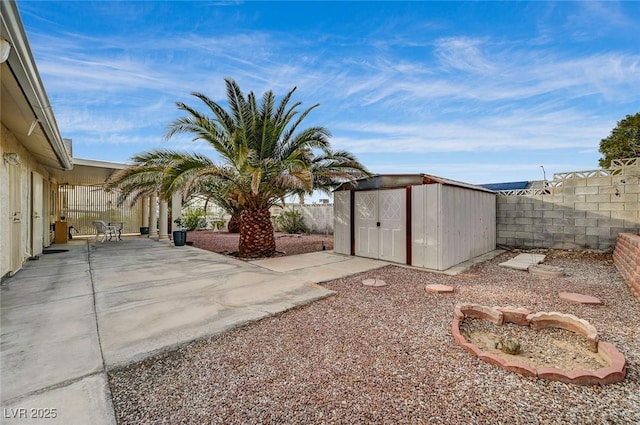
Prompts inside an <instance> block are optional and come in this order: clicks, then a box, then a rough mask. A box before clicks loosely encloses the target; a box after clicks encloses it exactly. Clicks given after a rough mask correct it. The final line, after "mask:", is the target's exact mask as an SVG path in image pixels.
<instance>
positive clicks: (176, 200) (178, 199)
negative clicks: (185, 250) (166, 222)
mask: <svg viewBox="0 0 640 425" xmlns="http://www.w3.org/2000/svg"><path fill="white" fill-rule="evenodd" d="M181 216H182V193H180V192H174V193H173V195H172V196H171V218H172V220H171V232H172V233H173V232H175V231H178V230H182V229H180V226H178V225H177V224H176V223H175V222H174V221H173V220H175V219H176V218H178V217H181Z"/></svg>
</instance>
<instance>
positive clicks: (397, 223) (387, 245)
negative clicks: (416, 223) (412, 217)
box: [378, 189, 407, 263]
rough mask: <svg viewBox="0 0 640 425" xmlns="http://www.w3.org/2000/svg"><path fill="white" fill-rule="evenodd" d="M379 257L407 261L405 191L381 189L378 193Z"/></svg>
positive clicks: (398, 261) (394, 260)
mask: <svg viewBox="0 0 640 425" xmlns="http://www.w3.org/2000/svg"><path fill="white" fill-rule="evenodd" d="M378 206H379V207H378V211H379V217H378V221H379V222H380V259H381V260H386V261H393V262H396V263H406V261H407V231H406V227H405V226H406V224H405V223H406V221H407V191H406V190H405V189H393V190H381V191H380V192H379V195H378Z"/></svg>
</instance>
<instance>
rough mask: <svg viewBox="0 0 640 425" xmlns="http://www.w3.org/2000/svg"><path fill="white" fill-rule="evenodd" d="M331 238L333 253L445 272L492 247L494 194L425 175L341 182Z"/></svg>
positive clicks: (494, 217) (337, 194)
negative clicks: (332, 239)
mask: <svg viewBox="0 0 640 425" xmlns="http://www.w3.org/2000/svg"><path fill="white" fill-rule="evenodd" d="M333 238H334V241H333V247H334V251H335V252H337V253H341V254H346V255H356V256H359V257H368V258H375V259H380V260H385V261H390V262H395V263H401V264H409V265H412V266H417V267H424V268H428V269H434V270H446V269H448V268H450V267H451V266H454V265H456V264H459V263H461V262H463V261H466V260H469V259H471V258H474V257H477V256H478V255H482V254H484V253H486V252H489V251H492V250H494V249H495V247H496V198H495V193H494V192H493V191H491V190H489V189H486V188H484V187H480V186H474V185H471V184H467V183H462V182H458V181H454V180H449V179H444V178H441V177H436V176H431V175H428V174H410V175H377V176H373V177H370V178H367V179H361V180H358V181H357V182H355V183H353V184H352V183H344V184H342V185H341V186H339V187H338V188H337V189H336V190H335V191H334V233H333Z"/></svg>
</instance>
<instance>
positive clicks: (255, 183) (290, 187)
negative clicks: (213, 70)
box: [163, 79, 369, 257]
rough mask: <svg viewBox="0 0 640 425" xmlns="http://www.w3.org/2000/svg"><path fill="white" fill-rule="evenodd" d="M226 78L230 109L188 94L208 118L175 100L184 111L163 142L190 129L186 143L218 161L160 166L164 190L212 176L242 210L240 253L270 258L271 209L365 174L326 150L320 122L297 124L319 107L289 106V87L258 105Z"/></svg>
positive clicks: (346, 157)
mask: <svg viewBox="0 0 640 425" xmlns="http://www.w3.org/2000/svg"><path fill="white" fill-rule="evenodd" d="M225 83H226V89H227V98H228V107H229V111H227V110H225V109H224V108H223V107H222V106H221V105H219V104H218V103H216V102H214V101H212V100H211V99H209V98H208V97H207V96H205V95H204V94H202V93H197V92H195V93H192V95H193V96H195V97H196V98H198V99H199V100H201V101H202V102H203V103H204V104H205V105H206V106H207V107H208V108H209V109H210V111H211V112H212V114H213V115H212V116H208V115H205V114H203V113H201V112H199V111H198V110H196V109H195V108H193V107H191V106H188V105H186V104H185V103H182V102H178V103H177V104H176V105H177V107H178V109H179V110H181V111H184V112H186V116H184V117H182V118H179V119H176V120H175V121H173V122H172V123H171V124H170V125H169V127H168V131H167V135H166V138H167V139H170V138H171V137H172V136H174V135H176V134H180V133H187V134H192V135H193V136H194V137H193V140H202V141H205V142H207V143H208V144H209V145H210V146H211V147H212V148H213V149H214V150H215V151H216V153H217V154H218V156H219V158H220V163H214V162H213V161H211V160H210V159H208V158H205V157H203V156H201V155H196V154H192V155H186V156H185V158H184V160H179V161H174V162H173V163H172V164H171V165H170V166H169V167H168V168H167V170H165V178H164V180H163V183H164V184H163V188H164V190H166V191H168V192H170V191H172V190H176V189H177V187H180V186H181V185H182V187H188V186H196V185H197V184H198V181H199V180H200V179H212V181H214V182H215V183H216V184H218V185H219V187H222V188H224V190H225V191H226V192H225V193H226V194H234V196H235V197H237V203H238V205H239V206H240V207H242V213H241V216H240V218H241V219H240V241H239V247H238V251H239V255H240V256H241V257H262V256H270V255H272V254H273V253H274V252H275V248H276V246H275V237H274V232H273V226H272V223H271V215H270V213H269V208H270V207H271V206H273V205H276V204H278V203H281V202H282V201H283V200H284V198H285V197H286V196H288V195H291V194H296V193H297V194H300V193H311V192H313V190H314V189H317V188H319V189H322V190H328V188H329V187H330V186H332V185H336V184H339V183H341V182H344V181H354V180H355V179H357V178H359V177H363V176H367V175H369V173H368V171H367V170H366V168H365V167H364V166H363V165H362V164H361V163H359V162H358V161H357V160H356V159H355V158H354V157H353V156H352V155H350V154H348V153H346V152H334V151H332V149H331V147H330V143H329V139H328V138H329V136H330V133H329V131H328V130H327V129H325V128H324V127H309V128H306V129H300V128H299V127H300V126H301V124H302V122H303V120H304V119H305V118H306V117H307V116H308V115H309V113H310V112H311V111H312V110H313V109H315V108H316V107H317V106H318V105H317V104H316V105H313V106H311V107H310V108H308V109H306V110H304V111H303V112H302V113H299V111H298V107H299V106H300V105H301V102H295V103H293V104H292V105H290V104H289V102H290V100H291V97H292V95H293V93H294V91H295V88H293V89H292V90H291V91H289V92H288V93H287V94H286V95H285V96H284V97H283V98H282V100H281V101H280V103H279V104H278V105H276V98H275V95H274V94H273V92H272V91H268V92H266V93H264V95H263V96H262V101H261V102H260V104H258V103H257V101H256V97H255V95H254V94H253V92H250V93H249V94H248V95H247V96H245V95H244V94H243V92H242V91H241V90H240V87H239V86H238V85H237V84H236V82H235V81H233V80H232V79H225ZM316 152H318V155H316Z"/></svg>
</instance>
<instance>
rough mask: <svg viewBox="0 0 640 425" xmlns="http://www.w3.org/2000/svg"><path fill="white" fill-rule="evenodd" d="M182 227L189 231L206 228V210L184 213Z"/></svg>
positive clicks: (192, 210)
mask: <svg viewBox="0 0 640 425" xmlns="http://www.w3.org/2000/svg"><path fill="white" fill-rule="evenodd" d="M182 225H183V226H184V227H185V228H186V229H187V230H195V229H204V228H206V227H207V219H206V218H205V214H204V210H203V209H202V208H195V209H189V210H185V211H183V212H182Z"/></svg>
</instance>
